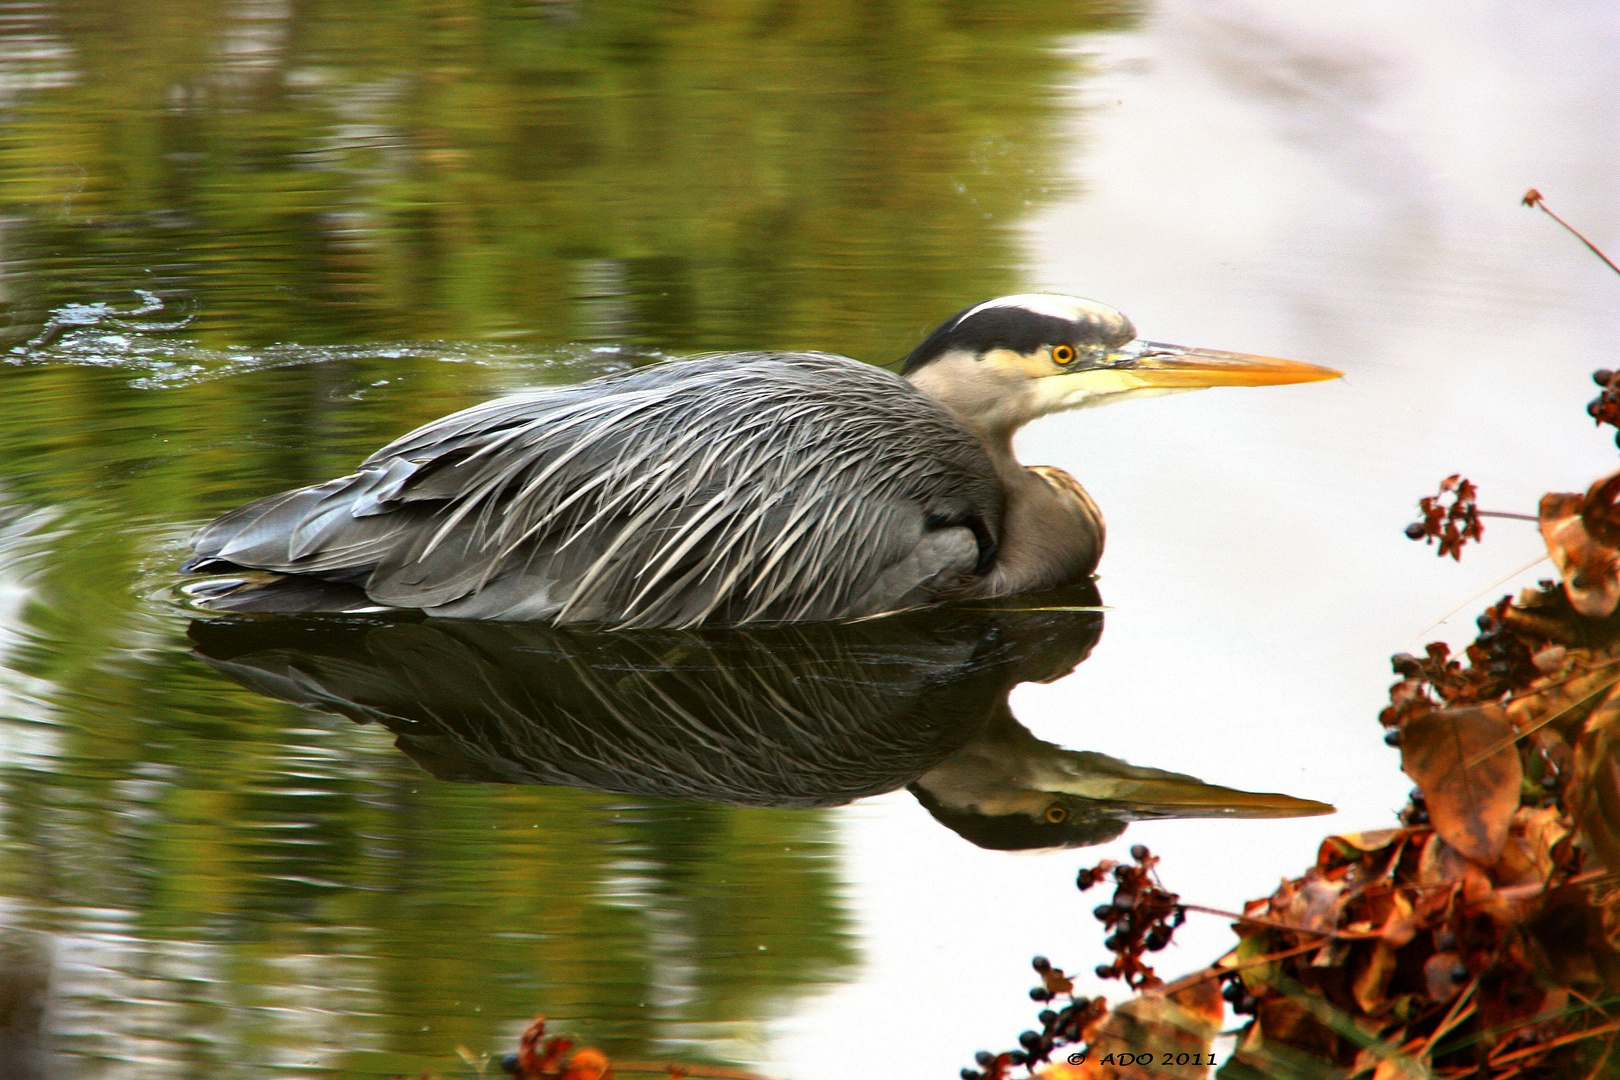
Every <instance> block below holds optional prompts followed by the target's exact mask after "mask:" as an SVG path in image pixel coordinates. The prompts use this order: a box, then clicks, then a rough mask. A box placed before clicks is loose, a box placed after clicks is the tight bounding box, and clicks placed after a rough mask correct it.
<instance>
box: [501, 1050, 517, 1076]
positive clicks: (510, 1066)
mask: <svg viewBox="0 0 1620 1080" xmlns="http://www.w3.org/2000/svg"><path fill="white" fill-rule="evenodd" d="M501 1072H503V1073H507V1074H508V1075H510V1076H516V1075H517V1074H518V1056H517V1055H516V1054H502V1055H501Z"/></svg>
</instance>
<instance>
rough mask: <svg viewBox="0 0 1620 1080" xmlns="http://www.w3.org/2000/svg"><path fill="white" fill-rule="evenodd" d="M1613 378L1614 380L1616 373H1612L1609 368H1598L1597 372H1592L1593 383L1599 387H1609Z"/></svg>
mask: <svg viewBox="0 0 1620 1080" xmlns="http://www.w3.org/2000/svg"><path fill="white" fill-rule="evenodd" d="M1612 378H1614V372H1612V371H1610V370H1609V369H1608V368H1598V369H1597V370H1596V371H1594V372H1592V381H1593V382H1595V383H1597V384H1598V385H1599V386H1603V387H1607V386H1608V385H1609V380H1610V379H1612Z"/></svg>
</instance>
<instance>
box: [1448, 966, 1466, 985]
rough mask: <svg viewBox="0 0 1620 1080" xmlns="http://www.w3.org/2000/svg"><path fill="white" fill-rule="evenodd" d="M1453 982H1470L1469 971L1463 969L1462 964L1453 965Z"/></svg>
mask: <svg viewBox="0 0 1620 1080" xmlns="http://www.w3.org/2000/svg"><path fill="white" fill-rule="evenodd" d="M1451 981H1452V982H1467V981H1468V969H1467V968H1465V967H1463V966H1462V965H1461V964H1453V965H1451Z"/></svg>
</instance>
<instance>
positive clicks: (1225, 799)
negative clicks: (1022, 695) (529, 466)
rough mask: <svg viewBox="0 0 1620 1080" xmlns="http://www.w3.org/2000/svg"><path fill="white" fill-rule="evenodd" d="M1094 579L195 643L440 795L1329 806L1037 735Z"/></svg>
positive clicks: (1076, 814)
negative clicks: (835, 613) (891, 601)
mask: <svg viewBox="0 0 1620 1080" xmlns="http://www.w3.org/2000/svg"><path fill="white" fill-rule="evenodd" d="M1095 603H1096V592H1095V589H1093V588H1092V587H1091V585H1090V583H1087V584H1086V585H1084V586H1080V587H1076V588H1074V589H1069V590H1064V591H1062V592H1061V593H1056V594H1054V593H1045V594H1041V596H1040V597H1039V599H1038V600H1037V602H1036V603H1034V604H1030V605H1028V606H1029V607H1031V608H1033V609H1034V610H1020V609H1021V608H1022V607H1023V606H1024V605H1023V604H1022V603H1019V602H1010V603H1008V604H1007V605H1006V606H1002V605H998V604H996V603H995V602H986V603H983V604H978V603H976V604H973V605H971V606H968V605H948V606H942V607H937V608H930V609H927V610H920V611H910V612H905V613H900V614H896V615H895V616H893V617H891V618H889V619H885V620H883V621H881V622H877V621H871V620H861V621H856V622H826V623H819V624H809V625H805V624H800V625H794V626H771V627H757V628H744V629H740V630H737V629H710V628H696V629H690V630H640V631H624V632H619V633H597V632H593V631H589V630H582V629H577V628H572V627H556V626H547V625H545V624H541V623H519V624H515V623H504V622H469V621H465V620H439V619H432V620H417V621H412V620H411V617H406V618H400V617H391V618H389V619H387V620H381V619H375V618H370V619H361V620H353V619H344V620H334V619H324V618H313V619H309V618H291V619H242V620H238V619H233V618H229V617H227V618H223V619H211V620H198V621H197V622H195V623H193V625H192V627H191V631H190V634H191V637H192V639H193V641H195V642H196V644H197V651H198V653H199V655H200V656H202V657H203V659H205V660H206V661H207V662H208V663H209V664H211V665H213V666H214V667H215V668H217V669H218V670H220V671H222V672H224V673H225V674H227V675H229V676H230V677H231V678H233V679H235V680H237V681H238V682H240V683H242V684H244V685H246V686H248V687H251V688H252V689H254V690H256V691H258V692H260V693H264V694H268V695H270V696H272V697H277V698H281V699H284V700H288V701H295V702H298V703H300V704H304V705H310V706H313V707H315V708H319V709H323V710H326V711H329V712H336V713H340V714H342V715H345V716H348V717H350V718H351V719H354V720H357V721H360V722H377V723H379V724H381V725H383V726H384V727H386V728H388V729H389V730H391V731H393V732H394V733H395V734H396V735H397V736H398V746H399V748H400V749H401V750H403V751H404V752H405V753H407V754H409V755H410V756H411V757H412V758H413V759H414V760H415V761H416V762H417V763H418V764H419V765H421V766H422V767H423V768H424V769H426V770H427V771H428V772H430V773H432V774H433V775H434V776H437V777H439V778H440V779H444V780H460V781H475V782H477V781H482V782H495V783H508V784H562V785H567V786H570V787H581V788H589V789H593V790H597V791H609V792H615V793H622V794H629V795H636V796H656V797H662V798H676V799H687V800H701V801H704V802H711V803H723V804H728V805H732V806H780V807H801V808H802V807H818V806H838V805H842V804H844V803H847V802H850V801H852V800H854V799H858V798H863V797H865V796H869V795H877V794H880V793H882V792H886V791H893V790H895V789H897V788H900V787H907V788H909V789H910V790H911V792H912V793H913V794H914V795H915V796H916V797H917V799H918V801H920V802H921V803H922V804H923V805H924V806H925V807H926V808H927V809H928V810H929V812H930V813H932V814H933V815H934V817H935V818H937V819H938V820H939V821H941V822H942V823H944V824H945V825H947V826H949V827H950V828H952V829H954V830H955V831H956V832H958V833H960V834H961V835H963V836H964V837H966V838H968V839H969V840H971V841H973V842H974V843H976V844H979V845H981V846H983V847H991V848H1003V849H1005V848H1030V847H1061V846H1077V845H1083V844H1096V843H1101V842H1103V841H1105V840H1109V839H1112V838H1113V837H1115V836H1117V835H1119V833H1121V832H1122V831H1124V829H1125V827H1126V824H1127V823H1128V822H1131V821H1135V820H1140V819H1143V818H1165V817H1172V818H1180V817H1204V818H1208V817H1219V818H1271V817H1295V816H1299V815H1304V814H1316V813H1325V812H1327V811H1328V810H1330V809H1331V808H1330V807H1328V806H1325V805H1323V804H1322V803H1317V802H1311V801H1309V800H1305V799H1295V798H1291V797H1289V796H1287V795H1273V794H1264V793H1256V792H1247V791H1237V790H1233V789H1231V788H1225V787H1217V786H1214V785H1211V784H1205V783H1203V782H1202V781H1200V780H1198V779H1196V778H1194V777H1191V776H1186V775H1183V774H1180V773H1171V772H1165V771H1163V770H1161V769H1152V768H1144V767H1141V766H1136V765H1130V764H1127V763H1126V762H1123V761H1120V760H1118V759H1116V758H1112V757H1108V756H1106V755H1103V754H1098V753H1094V752H1090V751H1081V750H1071V749H1067V748H1065V747H1061V746H1058V745H1056V744H1053V743H1049V742H1045V741H1042V740H1040V739H1037V738H1036V737H1035V736H1034V735H1032V734H1031V733H1030V732H1029V731H1028V730H1027V729H1025V728H1024V727H1023V725H1021V724H1019V722H1018V721H1017V720H1016V719H1015V718H1014V717H1013V715H1012V713H1011V711H1010V710H1009V709H1008V706H1007V695H1008V693H1009V691H1011V689H1012V688H1013V687H1014V686H1015V685H1017V684H1018V683H1020V682H1025V681H1033V680H1042V681H1047V680H1052V679H1056V678H1059V677H1061V676H1063V675H1065V674H1067V673H1068V672H1069V671H1070V670H1071V669H1072V668H1073V667H1074V666H1075V664H1077V663H1079V662H1080V661H1081V660H1082V659H1084V658H1085V656H1086V655H1087V653H1089V652H1090V650H1091V648H1092V646H1093V644H1094V643H1095V642H1096V640H1097V637H1098V634H1099V633H1100V631H1101V628H1102V616H1101V615H1100V614H1099V613H1098V612H1096V611H1084V610H1077V608H1078V607H1082V606H1085V605H1088V604H1095Z"/></svg>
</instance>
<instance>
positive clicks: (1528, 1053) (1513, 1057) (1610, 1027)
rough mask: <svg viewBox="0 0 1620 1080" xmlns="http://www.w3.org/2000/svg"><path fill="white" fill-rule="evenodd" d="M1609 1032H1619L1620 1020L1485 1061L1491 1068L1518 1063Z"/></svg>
mask: <svg viewBox="0 0 1620 1080" xmlns="http://www.w3.org/2000/svg"><path fill="white" fill-rule="evenodd" d="M1611 1031H1620V1020H1615V1021H1613V1022H1611V1023H1607V1024H1604V1025H1602V1026H1601V1027H1595V1028H1587V1029H1586V1030H1585V1031H1574V1032H1571V1033H1570V1034H1568V1035H1563V1036H1560V1037H1559V1038H1556V1039H1552V1040H1549V1041H1548V1042H1544V1043H1536V1044H1535V1045H1534V1046H1527V1047H1525V1048H1524V1049H1523V1050H1515V1051H1514V1052H1513V1053H1511V1054H1503V1055H1502V1056H1501V1057H1499V1058H1489V1059H1487V1060H1488V1061H1489V1062H1490V1065H1491V1067H1492V1068H1495V1067H1496V1066H1498V1065H1506V1064H1507V1063H1508V1062H1510V1061H1518V1060H1519V1059H1520V1058H1527V1057H1533V1056H1535V1055H1536V1054H1545V1053H1546V1052H1547V1051H1549V1050H1556V1049H1557V1048H1558V1047H1560V1046H1567V1045H1569V1044H1570V1043H1574V1042H1580V1041H1581V1040H1582V1039H1590V1038H1594V1037H1596V1036H1598V1035H1607V1034H1609V1033H1610V1032H1611Z"/></svg>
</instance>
